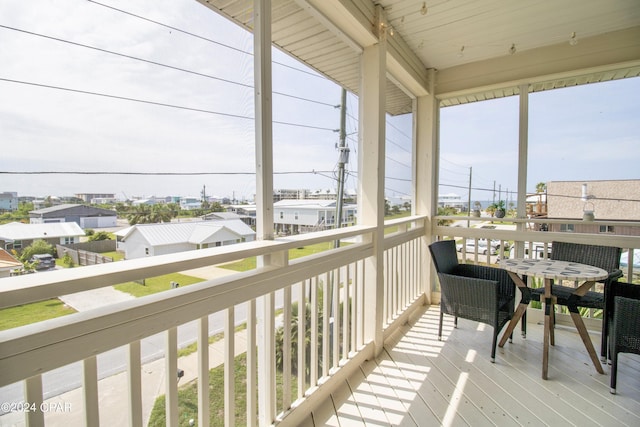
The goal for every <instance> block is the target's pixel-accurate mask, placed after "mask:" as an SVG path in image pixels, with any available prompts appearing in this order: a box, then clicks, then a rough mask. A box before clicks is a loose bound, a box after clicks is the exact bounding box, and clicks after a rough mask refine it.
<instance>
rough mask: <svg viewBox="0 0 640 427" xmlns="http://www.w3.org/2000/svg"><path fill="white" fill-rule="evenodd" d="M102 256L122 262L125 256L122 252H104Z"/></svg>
mask: <svg viewBox="0 0 640 427" xmlns="http://www.w3.org/2000/svg"><path fill="white" fill-rule="evenodd" d="M100 255H103V256H108V257H109V258H113V260H114V261H120V260H123V259H124V254H123V253H122V252H118V251H111V252H103V253H101V254H100Z"/></svg>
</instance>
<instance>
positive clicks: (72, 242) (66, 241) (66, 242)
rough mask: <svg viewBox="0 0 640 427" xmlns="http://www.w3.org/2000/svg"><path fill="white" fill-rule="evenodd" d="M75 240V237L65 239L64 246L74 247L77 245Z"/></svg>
mask: <svg viewBox="0 0 640 427" xmlns="http://www.w3.org/2000/svg"><path fill="white" fill-rule="evenodd" d="M75 240H76V239H75V238H74V237H65V238H64V244H65V245H72V244H74V243H75Z"/></svg>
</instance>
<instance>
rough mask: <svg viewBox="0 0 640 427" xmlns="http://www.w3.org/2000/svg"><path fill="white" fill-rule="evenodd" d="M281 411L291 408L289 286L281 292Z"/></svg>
mask: <svg viewBox="0 0 640 427" xmlns="http://www.w3.org/2000/svg"><path fill="white" fill-rule="evenodd" d="M282 304H283V314H282V317H283V321H282V327H283V328H284V334H283V342H282V410H283V411H286V410H287V409H289V408H290V407H291V286H286V287H285V288H284V292H283V302H282Z"/></svg>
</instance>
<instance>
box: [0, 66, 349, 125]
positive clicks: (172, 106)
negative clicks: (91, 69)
mask: <svg viewBox="0 0 640 427" xmlns="http://www.w3.org/2000/svg"><path fill="white" fill-rule="evenodd" d="M0 81H5V82H9V83H17V84H23V85H29V86H36V87H42V88H47V89H56V90H63V91H67V92H74V93H81V94H84V95H93V96H101V97H104V98H113V99H119V100H123V101H131V102H139V103H142V104H150V105H156V106H160V107H169V108H177V109H180V110H187V111H195V112H198V113H207V114H215V115H218V116H225V117H232V118H236V119H244V120H255V119H254V118H253V117H249V116H241V115H239V114H231V113H223V112H220V111H212V110H204V109H201V108H193V107H185V106H182V105H175V104H167V103H164V102H156V101H148V100H144V99H138V98H131V97H127V96H120V95H111V94H107V93H100V92H92V91H87V90H81V89H72V88H67V87H62V86H53V85H46V84H42V83H35V82H26V81H22V80H13V79H7V78H3V77H0ZM273 123H276V124H280V125H286V126H296V127H303V128H308V129H317V130H326V131H331V132H337V130H336V129H330V128H325V127H320V126H311V125H304V124H300V123H290V122H282V121H277V120H273Z"/></svg>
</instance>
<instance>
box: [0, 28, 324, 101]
mask: <svg viewBox="0 0 640 427" xmlns="http://www.w3.org/2000/svg"><path fill="white" fill-rule="evenodd" d="M0 28H4V29H6V30H11V31H17V32H20V33H24V34H28V35H31V36H34V37H41V38H44V39H48V40H53V41H57V42H60V43H66V44H70V45H73V46H77V47H82V48H85V49H91V50H95V51H98V52H102V53H107V54H110V55H115V56H119V57H122V58H127V59H132V60H134V61H140V62H144V63H147V64H151V65H155V66H158V67H163V68H168V69H171V70H175V71H181V72H183V73H188V74H193V75H196V76H199V77H205V78H208V79H212V80H217V81H221V82H224V83H228V84H232V85H237V86H241V87H245V88H249V89H253V88H254V86H252V85H249V84H246V83H242V82H237V81H234V80H229V79H224V78H222V77H216V76H213V75H211V74H205V73H201V72H198V71H193V70H189V69H186V68H181V67H176V66H174V65H169V64H164V63H162V62H157V61H151V60H149V59H144V58H140V57H137V56H132V55H127V54H124V53H120V52H115V51H112V50H108V49H103V48H100V47H96V46H91V45H88V44H84V43H78V42H74V41H71V40H66V39H61V38H58V37H53V36H48V35H46V34H40V33H36V32H33V31H28V30H23V29H20V28H16V27H9V26H7V25H2V24H0ZM272 93H273V94H275V95H280V96H285V97H288V98H293V99H298V100H302V101H307V102H312V103H315V104H319V105H324V106H328V107H332V108H336V105H334V104H330V103H328V102H323V101H317V100H315V99H309V98H304V97H301V96H297V95H290V94H288V93H283V92H277V91H272Z"/></svg>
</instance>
